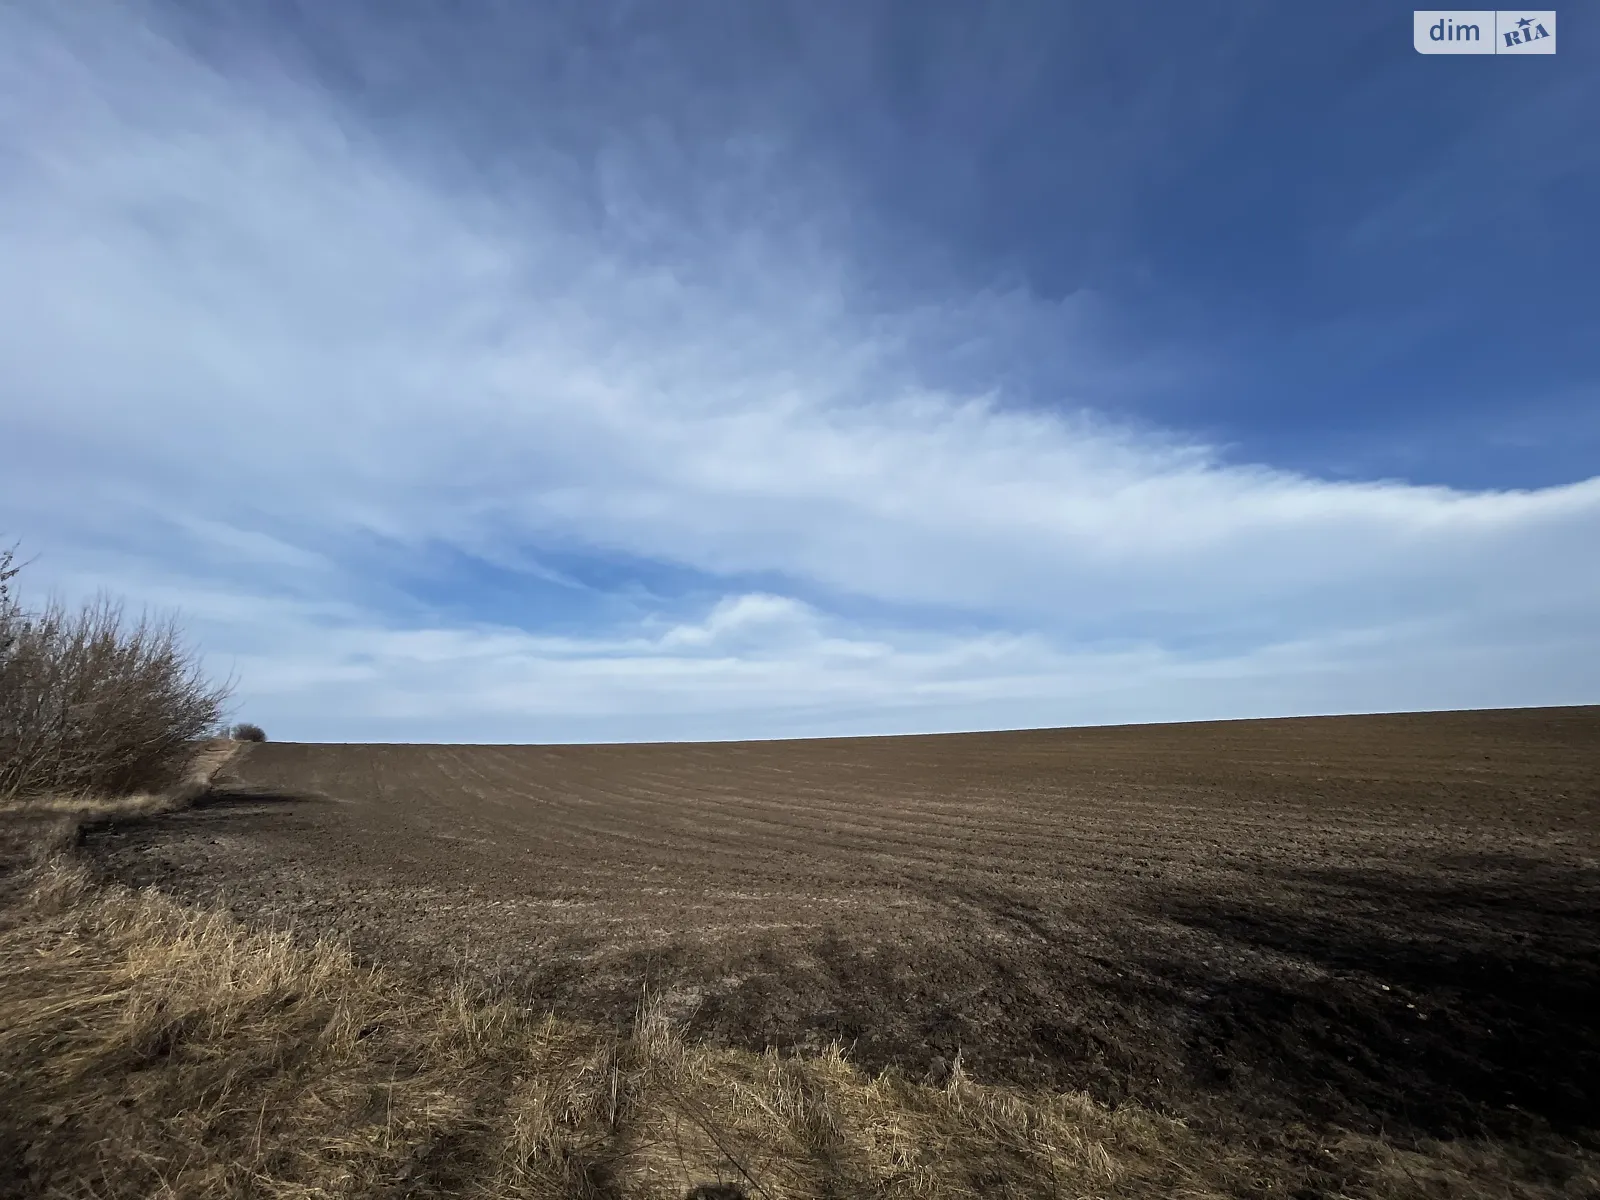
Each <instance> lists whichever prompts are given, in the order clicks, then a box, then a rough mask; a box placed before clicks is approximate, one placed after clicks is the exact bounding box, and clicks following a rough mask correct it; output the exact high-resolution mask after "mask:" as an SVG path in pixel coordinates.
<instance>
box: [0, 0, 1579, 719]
mask: <svg viewBox="0 0 1600 1200" xmlns="http://www.w3.org/2000/svg"><path fill="white" fill-rule="evenodd" d="M1560 15H1561V19H1562V24H1561V25H1560V27H1559V30H1558V37H1559V38H1560V42H1559V45H1560V49H1559V52H1558V53H1557V54H1556V55H1554V56H1539V57H1508V56H1443V55H1441V56H1422V55H1418V54H1417V53H1415V51H1414V50H1413V48H1412V40H1411V39H1412V31H1411V23H1412V17H1411V10H1409V9H1400V8H1398V7H1394V6H1392V5H1389V4H1377V3H1365V2H1352V3H1347V4H1342V5H1339V6H1337V9H1336V11H1335V10H1332V9H1318V8H1315V7H1308V6H1303V5H1289V4H1281V3H1263V2H1256V0H1229V2H1227V3H1194V4H1188V5H1183V6H1174V5H1170V4H1155V3H1121V4H1117V5H1085V4H1076V3H1062V2H1054V0H1052V2H1049V3H1044V2H1040V3H1034V2H1031V0H1013V2H1009V3H1006V4H977V3H972V2H971V0H960V2H957V0H917V2H914V3H913V2H905V3H874V2H871V0H851V2H849V3H834V2H831V0H805V2H803V3H786V2H782V0H772V2H764V3H760V4H750V3H745V2H734V0H726V2H722V3H708V2H702V0H674V2H673V3H671V4H645V3H639V2H627V3H622V2H605V0H583V2H581V3H576V2H574V3H564V2H563V3H535V2H531V0H530V2H524V0H516V2H513V0H460V2H458V3H437V2H429V3H422V2H420V0H383V2H381V3H380V2H379V0H370V2H359V0H322V2H319V3H315V4H310V3H298V4H297V3H292V2H288V0H258V2H249V0H233V2H226V0H225V2H216V0H205V2H201V0H185V2H183V3H173V2H166V3H155V2H150V0H124V2H121V3H109V2H105V0H80V2H78V3H74V4H70V5H66V4H55V3H47V2H46V0H17V2H13V3H7V4H4V5H0V535H3V537H4V539H5V540H6V541H11V540H20V541H21V543H22V552H23V555H24V557H26V558H28V559H30V560H31V565H30V567H29V568H28V571H27V573H26V574H25V575H24V576H23V578H22V579H20V580H19V581H18V582H19V583H21V584H23V585H24V586H23V596H24V600H25V601H27V600H30V599H34V600H37V599H42V598H43V597H45V596H46V595H54V596H58V597H61V598H64V599H66V600H68V601H69V602H77V601H78V600H80V599H83V598H87V597H89V596H92V595H94V594H95V593H97V592H102V591H105V592H110V593H112V594H114V595H116V596H119V597H122V598H123V599H124V600H125V601H126V602H127V603H128V605H129V606H130V609H131V610H138V609H145V608H148V609H152V610H157V611H160V612H176V613H178V614H179V616H180V618H181V620H182V622H183V625H184V628H185V629H186V630H187V632H188V636H189V638H190V640H191V642H192V643H193V644H195V645H196V646H197V647H198V648H199V649H200V650H201V651H203V653H204V656H205V659H204V661H205V664H206V669H207V670H208V671H210V672H212V673H213V675H214V677H216V678H219V679H222V678H226V679H229V680H231V681H232V683H233V687H234V705H235V710H236V714H235V715H237V716H238V717H239V718H241V719H248V720H252V721H255V722H257V723H259V724H261V725H262V726H264V727H265V728H266V730H267V732H268V734H269V736H272V737H274V738H277V739H283V740H303V741H347V740H350V741H450V742H567V741H574V742H609V741H660V740H681V739H729V738H757V737H759V738H767V737H801V736H832V735H846V734H890V733H911V732H937V731H946V730H967V729H999V728H1023V727H1044V726H1058V725H1086V724H1113V723H1124V722H1144V721H1172V720H1204V719H1214V718H1238V717H1262V716H1279V715H1301V714H1319V713H1339V712H1382V711H1413V710H1424V709H1453V708H1488V707H1513V706H1524V705H1558V704H1582V703H1595V702H1600V668H1597V661H1600V659H1597V651H1600V553H1597V552H1596V551H1597V548H1600V338H1597V337H1596V336H1595V330H1596V329H1600V288H1596V286H1595V279H1596V277H1597V268H1600V223H1597V222H1596V221H1595V219H1594V214H1595V213H1596V212H1600V70H1597V69H1596V55H1597V50H1596V49H1595V38H1594V35H1593V32H1592V30H1593V23H1592V22H1590V21H1587V20H1586V17H1587V16H1590V15H1593V14H1592V11H1591V10H1588V9H1581V8H1574V9H1568V10H1560Z"/></svg>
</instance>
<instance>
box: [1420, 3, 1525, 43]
mask: <svg viewBox="0 0 1600 1200" xmlns="http://www.w3.org/2000/svg"><path fill="white" fill-rule="evenodd" d="M1411 39H1412V45H1414V46H1415V47H1416V49H1417V53H1418V54H1554V53H1555V52H1556V14H1555V10H1554V9H1550V8H1540V9H1505V8H1502V9H1492V8H1426V9H1421V8H1419V9H1416V10H1415V11H1414V12H1413V13H1412V25H1411Z"/></svg>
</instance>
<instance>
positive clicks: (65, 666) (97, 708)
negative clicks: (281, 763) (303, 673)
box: [0, 551, 227, 796]
mask: <svg viewBox="0 0 1600 1200" xmlns="http://www.w3.org/2000/svg"><path fill="white" fill-rule="evenodd" d="M17 570H18V568H17V567H16V565H15V561H14V555H13V552H12V551H5V552H0V796H21V795H36V794H39V793H43V792H52V793H57V794H63V793H64V794H84V793H94V794H102V795H120V794H124V793H128V792H134V791H143V790H156V789H161V788H166V787H169V786H171V785H172V784H173V783H175V782H176V781H177V780H178V779H179V778H180V777H181V776H182V774H183V772H184V770H185V769H186V767H187V766H188V764H189V762H190V760H191V759H192V758H193V756H194V751H195V746H196V743H197V742H198V741H199V740H200V739H201V738H204V737H206V736H207V735H209V734H211V733H213V732H214V731H215V730H216V728H217V726H218V723H219V721H220V719H221V717H222V711H223V704H224V702H225V701H226V699H227V688H226V687H214V686H212V685H211V684H210V683H208V681H207V680H206V679H205V677H204V675H203V674H202V673H201V671H200V667H199V665H198V662H197V661H196V659H195V656H194V654H193V653H192V652H191V651H190V650H189V649H188V648H187V647H186V646H185V645H184V644H183V641H182V639H181V637H180V636H179V632H178V627H177V625H176V623H175V622H174V621H173V620H172V619H171V618H167V619H154V618H150V617H143V618H141V619H139V620H138V621H136V622H129V621H127V620H125V619H124V617H123V613H122V608H121V606H120V605H118V604H117V603H116V602H114V601H112V600H110V599H106V598H103V597H102V598H100V599H96V600H94V601H91V602H89V603H87V604H85V605H83V606H82V608H80V609H78V610H77V611H69V610H68V609H67V608H66V606H64V605H63V604H61V603H60V602H58V601H52V602H51V603H49V604H47V605H46V606H45V607H44V608H42V609H40V610H37V611H29V610H27V609H24V608H23V606H22V605H21V603H20V602H19V601H18V600H17V599H16V597H15V596H13V595H12V594H11V592H10V591H9V588H8V586H7V585H8V584H9V581H10V580H11V579H12V578H13V577H14V576H15V575H16V573H17Z"/></svg>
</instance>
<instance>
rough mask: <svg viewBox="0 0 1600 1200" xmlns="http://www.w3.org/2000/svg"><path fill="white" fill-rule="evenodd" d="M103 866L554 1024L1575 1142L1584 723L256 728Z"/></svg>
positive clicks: (1503, 717) (1594, 1020) (1598, 821)
mask: <svg viewBox="0 0 1600 1200" xmlns="http://www.w3.org/2000/svg"><path fill="white" fill-rule="evenodd" d="M86 844H87V845H88V847H89V848H90V849H91V850H92V852H93V854H94V858H95V861H96V862H97V863H98V864H99V868H100V869H101V870H102V871H103V872H104V873H105V874H106V875H107V876H109V877H112V878H115V879H117V880H120V881H122V882H126V883H131V884H140V885H143V884H155V885H158V886H160V887H162V888H164V889H166V890H168V891H170V892H173V893H176V894H178V895H180V896H182V897H186V898H190V899H193V900H196V901H205V902H210V901H214V900H216V899H218V898H221V899H223V900H224V901H225V902H226V903H227V904H228V905H230V906H231V907H232V908H233V909H234V910H235V911H237V912H239V913H241V914H242V915H244V916H246V917H247V918H248V919H250V920H251V921H254V922H259V923H263V924H288V923H292V924H293V925H294V926H295V927H296V928H297V929H299V930H302V931H306V932H332V933H335V934H338V935H340V936H343V937H348V939H349V941H350V943H351V944H352V946H353V947H354V949H355V950H356V951H357V952H358V953H359V954H361V955H363V956H367V957H370V958H373V959H376V960H381V961H385V962H388V963H391V964H402V965H404V966H405V967H407V968H408V969H410V970H412V971H415V972H418V973H423V974H428V975H435V974H438V975H443V974H444V973H447V972H454V971H457V970H459V969H463V968H464V969H465V970H466V971H467V972H468V973H469V975H470V976H471V977H472V978H474V979H476V980H479V981H482V982H483V983H484V984H485V985H488V986H492V987H496V988H506V989H511V990H513V991H515V992H516V993H517V994H519V995H521V996H523V997H526V998H529V999H531V1000H533V1001H535V1002H539V1003H549V1004H552V1005H554V1006H555V1007H557V1008H558V1009H560V1010H562V1011H564V1012H569V1013H573V1014H577V1015H588V1016H598V1017H608V1018H613V1019H617V1020H625V1019H627V1018H628V1017H629V1016H630V1015H631V1014H632V1012H633V1011H634V1009H635V1007H636V1005H637V1003H638V1001H639V997H640V994H641V991H642V990H643V989H644V988H646V987H648V988H649V989H651V990H653V991H659V992H664V993H665V994H666V996H667V999H668V1002H669V1003H670V1004H671V1005H673V1006H675V1008H676V1009H677V1011H678V1012H679V1013H680V1014H681V1015H682V1016H683V1017H684V1018H685V1019H686V1020H687V1021H688V1022H689V1026H690V1029H691V1032H692V1033H694V1034H697V1035H699V1036H703V1037H708V1038H712V1039H716V1040H721V1041H725V1042H730V1043H736V1044H742V1045H748V1046H755V1047H760V1046H764V1045H768V1044H773V1045H779V1046H783V1047H799V1046H808V1045H815V1044H818V1043H820V1042H823V1041H826V1040H827V1039H830V1038H834V1037H838V1038H842V1039H843V1040H844V1041H845V1042H846V1043H847V1044H848V1045H850V1046H851V1047H853V1056H854V1058H855V1059H856V1060H857V1061H858V1062H861V1063H864V1064H865V1065H867V1066H869V1067H878V1066H883V1065H888V1064H897V1065H899V1066H900V1067H902V1068H904V1069H906V1070H908V1071H910V1072H912V1073H914V1074H918V1075H920V1074H922V1073H923V1072H925V1071H928V1070H930V1069H932V1070H933V1071H935V1072H937V1071H938V1070H939V1064H940V1060H943V1061H949V1060H950V1059H951V1058H953V1056H954V1055H955V1053H956V1051H957V1050H959V1051H960V1052H961V1055H962V1060H963V1062H964V1064H965V1066H966V1068H967V1069H968V1071H969V1072H970V1073H972V1074H973V1075H975V1076H977V1077H979V1078H983V1079H991V1080H1007V1081H1016V1082H1026V1083H1037V1084H1046V1085H1051V1086H1059V1087H1073V1088H1086V1089H1088V1090H1089V1091H1091V1092H1092V1093H1093V1094H1095V1095H1097V1096H1098V1097H1100V1098H1102V1099H1105V1100H1110V1101H1119V1100H1122V1099H1126V1098H1132V1099H1137V1100H1140V1101H1142V1102H1145V1103H1149V1104H1152V1105H1155V1106H1157V1107H1160V1108H1163V1109H1165V1110H1168V1111H1177V1112H1182V1113H1187V1114H1189V1115H1191V1116H1199V1117H1201V1118H1202V1119H1203V1118H1204V1116H1205V1114H1208V1113H1211V1114H1215V1113H1219V1112H1226V1113H1230V1114H1233V1115H1234V1116H1236V1117H1238V1118H1242V1119H1245V1120H1260V1121H1267V1122H1278V1123H1281V1122H1283V1121H1284V1120H1286V1119H1291V1118H1292V1119H1301V1120H1306V1121H1311V1122H1322V1121H1332V1122H1336V1123H1338V1124H1340V1125H1344V1126H1347V1127H1350V1128H1356V1129H1362V1130H1372V1131H1377V1130H1380V1129H1381V1130H1385V1131H1388V1132H1389V1133H1391V1134H1393V1133H1397V1132H1400V1133H1408V1134H1412V1135H1416V1136H1450V1135H1455V1134H1491V1135H1500V1136H1506V1137H1512V1138H1521V1137H1522V1136H1524V1135H1527V1136H1530V1137H1531V1136H1532V1135H1534V1134H1537V1133H1541V1132H1548V1133H1554V1134H1564V1135H1569V1136H1575V1137H1579V1138H1580V1139H1583V1140H1591V1137H1592V1135H1593V1132H1594V1131H1595V1130H1596V1129H1597V1128H1600V1015H1597V1014H1600V708H1596V707H1589V708H1566V709H1543V710H1516V711H1497V712H1472V713H1442V714H1412V715H1400V716H1373V717H1337V718H1309V719H1296V720H1280V721H1246V722H1227V723H1209V724H1190V725H1168V726H1144V727H1120V728H1103V729H1081V730H1045V731H1029V732H1020V733H997V734H965V735H955V736H943V737H913V738H882V739H848V740H846V739H840V740H818V741H801V742H768V743H724V744H699V745H694V744H685V745H648V746H645V745H622V746H342V745H293V744H267V745H262V746H256V747H253V748H252V749H251V750H250V751H249V754H248V757H247V758H246V759H245V760H244V761H243V763H242V764H241V765H240V766H239V767H238V768H237V770H236V772H235V773H234V775H233V777H231V778H229V779H226V780H224V782H223V784H222V785H221V786H220V787H219V788H218V790H217V792H216V793H215V794H214V795H213V796H212V797H211V799H210V801H209V802H208V803H206V804H205V805H204V806H202V807H200V808H197V809H195V810H193V811H191V812H188V813H185V814H182V815H180V816H177V817H172V818H166V819H163V820H160V821H157V822H152V823H147V824H142V825H137V826H124V827H121V828H107V829H100V830H95V831H91V832H90V833H89V834H88V836H87V841H86Z"/></svg>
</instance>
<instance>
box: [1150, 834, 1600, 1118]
mask: <svg viewBox="0 0 1600 1200" xmlns="http://www.w3.org/2000/svg"><path fill="white" fill-rule="evenodd" d="M1263 882H1264V883H1269V884H1271V885H1274V886H1272V887H1271V888H1270V890H1268V889H1267V888H1265V887H1264V888H1263V890H1262V892H1260V893H1258V894H1256V895H1253V896H1252V895H1248V894H1244V895H1239V894H1234V895H1210V894H1204V893H1201V892H1197V891H1195V890H1194V889H1180V890H1174V891H1172V892H1169V893H1168V894H1166V895H1163V896H1162V897H1160V900H1159V912H1160V914H1161V915H1162V916H1163V917H1166V918H1169V919H1173V920H1176V921H1178V922H1181V923H1182V924H1183V925H1185V926H1188V927H1190V928H1192V929H1195V930H1198V931H1201V932H1202V933H1203V934H1205V935H1207V936H1209V937H1211V938H1214V939H1223V940H1226V941H1227V942H1228V943H1230V944H1232V945H1234V946H1238V947H1245V948H1248V949H1252V950H1256V951H1265V952H1267V954H1266V955H1262V956H1258V957H1257V959H1256V961H1271V960H1272V959H1278V960H1280V961H1282V962H1285V963H1286V964H1290V965H1293V964H1307V965H1308V966H1311V967H1313V968H1314V970H1311V971H1294V970H1279V971H1276V972H1272V973H1268V972H1265V971H1261V970H1259V969H1258V970H1248V969H1247V970H1244V971H1223V970H1217V969H1214V967H1213V966H1212V964H1211V963H1207V962H1202V961H1197V960H1195V959H1193V958H1179V957H1168V958H1163V959H1158V960H1155V961H1153V962H1152V961H1148V960H1147V966H1148V967H1149V969H1150V971H1151V973H1152V974H1153V975H1154V976H1156V977H1158V978H1163V979H1165V980H1168V981H1170V983H1171V985H1172V990H1173V992H1174V993H1175V994H1186V995H1191V996H1192V995H1195V994H1196V993H1198V994H1199V996H1200V997H1201V998H1200V999H1198V1001H1197V1002H1194V1003H1192V1004H1191V1005H1190V1006H1189V1016H1188V1018H1187V1026H1188V1032H1187V1036H1186V1038H1185V1046H1184V1048H1185V1051H1186V1054H1187V1062H1188V1071H1189V1075H1190V1077H1191V1078H1193V1079H1195V1080H1197V1081H1203V1080H1206V1079H1207V1078H1208V1077H1209V1078H1211V1079H1212V1080H1214V1081H1216V1082H1217V1083H1218V1084H1224V1083H1227V1084H1231V1085H1232V1088H1231V1090H1233V1091H1235V1092H1237V1093H1240V1094H1241V1095H1242V1096H1243V1097H1244V1098H1245V1099H1247V1100H1248V1101H1249V1103H1250V1105H1251V1107H1253V1108H1255V1109H1257V1110H1258V1111H1260V1112H1262V1113H1267V1112H1270V1111H1272V1110H1273V1109H1274V1108H1277V1107H1279V1106H1285V1105H1288V1106H1293V1107H1294V1108H1296V1109H1298V1110H1300V1111H1303V1112H1305V1113H1306V1114H1307V1115H1308V1116H1314V1117H1318V1118H1323V1119H1329V1120H1337V1121H1339V1122H1341V1123H1347V1124H1352V1125H1357V1126H1366V1127H1374V1126H1389V1127H1393V1126H1402V1127H1405V1128H1409V1129H1414V1130H1416V1131H1418V1132H1421V1133H1425V1134H1428V1135H1431V1136H1436V1137H1444V1136H1454V1135H1471V1134H1478V1133H1482V1132H1485V1131H1492V1132H1496V1133H1504V1132H1507V1131H1510V1130H1514V1129H1521V1128H1525V1127H1527V1125H1528V1123H1529V1119H1530V1118H1532V1119H1534V1120H1536V1121H1541V1122H1544V1123H1547V1124H1548V1125H1549V1126H1551V1127H1552V1128H1555V1129H1557V1130H1560V1131H1562V1132H1564V1133H1575V1132H1577V1131H1579V1130H1586V1129H1593V1128H1594V1127H1595V1126H1596V1125H1597V1124H1600V1017H1597V1014H1600V868H1597V867H1575V866H1570V865H1558V864H1551V863H1548V862H1542V861H1538V860H1534V859H1528V858H1522V857H1516V856H1511V855H1504V854H1493V855H1491V854H1482V855H1477V856H1470V857H1468V856H1453V857H1449V858H1445V859H1442V860H1438V861H1433V862H1411V863H1408V864H1406V865H1405V867H1404V868H1391V869H1385V870H1374V869H1358V868H1341V869H1328V868H1320V869H1302V870H1298V871H1290V870H1279V871H1277V872H1274V873H1273V874H1272V875H1271V876H1270V877H1269V878H1268V879H1267V880H1264V881H1263ZM1214 961H1215V960H1214Z"/></svg>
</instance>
